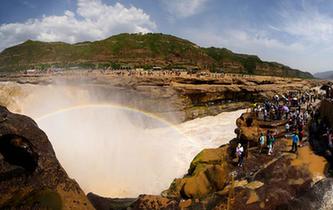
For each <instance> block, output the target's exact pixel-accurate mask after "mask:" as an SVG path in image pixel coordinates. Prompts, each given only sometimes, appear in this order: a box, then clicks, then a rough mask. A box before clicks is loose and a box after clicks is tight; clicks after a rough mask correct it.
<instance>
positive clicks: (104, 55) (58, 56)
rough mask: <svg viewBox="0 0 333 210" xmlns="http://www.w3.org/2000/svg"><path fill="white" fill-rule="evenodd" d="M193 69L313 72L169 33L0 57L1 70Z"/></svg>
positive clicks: (21, 50) (23, 48)
mask: <svg viewBox="0 0 333 210" xmlns="http://www.w3.org/2000/svg"><path fill="white" fill-rule="evenodd" d="M124 65H127V66H130V67H133V68H151V67H153V66H161V67H163V68H167V69H172V68H177V69H179V68H189V67H199V68H200V69H203V70H210V71H213V72H214V71H220V70H222V69H223V71H225V72H231V73H246V74H258V75H276V76H290V77H306V78H311V77H312V75H311V74H309V73H305V72H301V71H299V70H295V69H291V68H289V67H287V66H284V65H282V64H278V63H269V62H264V61H261V60H260V58H259V57H257V56H254V55H244V54H236V53H233V52H231V51H230V50H227V49H225V48H213V47H212V48H201V47H199V46H197V45H195V44H194V43H192V42H190V41H188V40H184V39H181V38H178V37H175V36H171V35H165V34H155V33H154V34H153V33H149V34H144V35H142V34H119V35H115V36H111V37H109V38H107V39H105V40H101V41H95V42H81V43H76V44H67V43H63V42H39V41H31V40H28V41H26V42H24V43H22V44H19V45H16V46H13V47H10V48H7V49H5V50H3V51H2V52H1V53H0V71H2V72H4V71H6V72H9V71H19V70H25V69H29V68H39V69H46V68H48V67H51V66H55V67H65V68H66V67H72V66H78V67H82V68H107V67H111V68H119V67H120V66H124Z"/></svg>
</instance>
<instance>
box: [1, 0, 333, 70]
mask: <svg viewBox="0 0 333 210" xmlns="http://www.w3.org/2000/svg"><path fill="white" fill-rule="evenodd" d="M0 3H1V7H0V40H1V42H0V50H3V49H5V48H7V47H9V46H13V45H16V44H18V43H21V42H23V41H25V40H27V39H33V40H41V41H65V42H69V43H75V42H79V41H86V40H91V41H92V40H99V39H104V38H106V37H109V36H111V35H114V34H118V33H121V32H129V33H132V32H144V33H145V32H162V33H167V34H173V35H176V36H179V37H182V38H185V39H189V40H190V41H192V42H194V43H196V44H198V45H200V46H204V47H207V46H216V47H226V48H229V49H230V50H232V51H235V52H240V53H249V54H256V55H259V56H260V57H261V58H262V59H264V60H268V61H277V62H281V63H284V64H286V65H289V66H291V67H293V68H299V69H301V70H306V71H310V72H312V73H314V72H318V71H325V70H332V69H333V59H332V58H331V55H333V1H331V0H269V1H268V0H118V1H115V0H48V1H45V0H1V2H0Z"/></svg>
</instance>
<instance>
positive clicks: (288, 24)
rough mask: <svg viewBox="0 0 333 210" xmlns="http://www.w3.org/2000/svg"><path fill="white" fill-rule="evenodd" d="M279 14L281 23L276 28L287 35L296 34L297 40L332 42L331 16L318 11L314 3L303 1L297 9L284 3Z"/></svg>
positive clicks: (332, 26)
mask: <svg viewBox="0 0 333 210" xmlns="http://www.w3.org/2000/svg"><path fill="white" fill-rule="evenodd" d="M279 14H280V16H281V24H280V26H277V28H278V29H279V30H280V31H282V32H285V33H288V34H289V35H292V36H296V37H297V38H298V39H299V41H307V42H310V43H313V44H316V43H322V42H327V41H330V42H333V18H332V16H330V15H328V14H325V13H322V12H320V11H319V9H318V7H317V6H316V5H313V4H312V3H310V2H307V1H303V4H302V6H301V7H300V8H298V9H296V8H295V7H291V6H288V5H285V6H284V9H282V10H281V11H280V13H279ZM300 39H301V40H300Z"/></svg>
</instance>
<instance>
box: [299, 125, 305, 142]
mask: <svg viewBox="0 0 333 210" xmlns="http://www.w3.org/2000/svg"><path fill="white" fill-rule="evenodd" d="M298 133H299V135H298V138H299V146H300V147H303V137H304V130H303V128H302V126H300V127H299V130H298Z"/></svg>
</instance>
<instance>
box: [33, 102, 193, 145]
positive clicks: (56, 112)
mask: <svg viewBox="0 0 333 210" xmlns="http://www.w3.org/2000/svg"><path fill="white" fill-rule="evenodd" d="M88 108H112V109H119V110H125V111H129V112H135V113H140V114H143V115H145V116H147V117H150V118H152V119H154V120H157V121H159V122H161V123H163V124H165V125H167V126H168V127H171V128H173V129H174V130H176V131H177V132H178V133H179V134H180V135H182V136H183V137H185V138H186V139H188V140H190V141H193V140H192V139H191V138H190V137H189V136H187V135H185V134H184V133H183V132H182V131H181V130H180V129H179V128H178V127H177V126H176V125H175V124H173V123H171V122H169V121H167V120H165V119H163V118H161V117H159V116H157V115H155V114H153V113H150V112H145V111H142V110H139V109H136V108H133V107H129V106H121V105H118V104H83V105H77V106H71V107H66V108H63V109H59V110H56V111H54V112H51V113H48V114H45V115H43V116H40V117H37V118H36V121H37V122H40V121H42V120H44V119H47V118H49V117H52V116H56V115H58V114H62V113H65V112H70V111H73V110H84V109H88Z"/></svg>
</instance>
